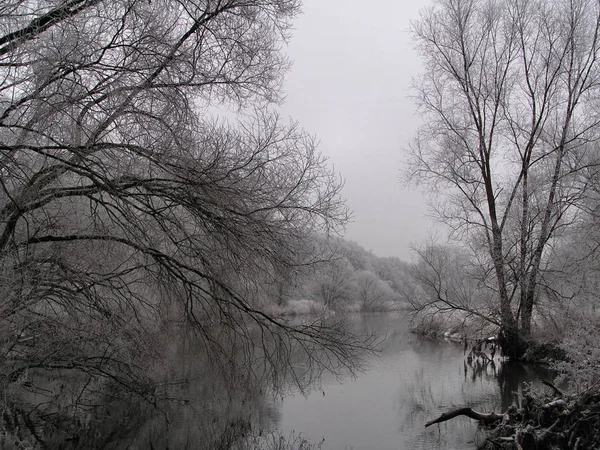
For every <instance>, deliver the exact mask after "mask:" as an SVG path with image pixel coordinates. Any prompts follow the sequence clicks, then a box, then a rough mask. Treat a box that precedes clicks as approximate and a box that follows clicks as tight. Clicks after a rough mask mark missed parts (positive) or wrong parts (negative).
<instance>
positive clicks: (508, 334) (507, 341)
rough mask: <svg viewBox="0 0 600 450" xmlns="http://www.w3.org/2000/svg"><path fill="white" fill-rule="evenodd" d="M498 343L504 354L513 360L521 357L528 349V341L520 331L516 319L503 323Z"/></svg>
mask: <svg viewBox="0 0 600 450" xmlns="http://www.w3.org/2000/svg"><path fill="white" fill-rule="evenodd" d="M498 343H499V345H500V348H501V350H502V354H503V355H504V356H506V357H507V358H508V359H510V360H513V361H518V360H519V359H521V358H522V357H523V355H524V354H525V350H527V343H526V341H525V340H524V339H523V337H522V335H521V333H519V329H518V327H517V323H516V322H515V321H514V320H513V321H512V322H511V323H505V322H503V323H502V326H501V327H500V336H499V339H498Z"/></svg>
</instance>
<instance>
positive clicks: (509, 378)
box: [269, 314, 552, 450]
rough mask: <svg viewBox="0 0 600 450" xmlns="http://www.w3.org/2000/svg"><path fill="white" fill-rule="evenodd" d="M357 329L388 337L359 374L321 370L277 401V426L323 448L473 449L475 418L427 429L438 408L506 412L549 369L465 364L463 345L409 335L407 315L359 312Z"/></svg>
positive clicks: (480, 436) (478, 436) (478, 434)
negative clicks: (311, 382)
mask: <svg viewBox="0 0 600 450" xmlns="http://www.w3.org/2000/svg"><path fill="white" fill-rule="evenodd" d="M352 321H353V323H352V325H353V326H354V327H355V330H356V331H358V332H361V333H368V332H371V331H375V332H377V333H379V334H380V335H381V336H385V339H384V340H383V342H382V344H381V345H380V353H379V354H378V355H376V356H373V357H371V358H370V359H369V361H368V362H367V365H366V368H365V370H364V371H363V372H361V373H358V374H357V375H356V376H355V377H347V378H344V379H339V378H337V377H335V376H333V375H327V374H326V375H324V376H323V378H322V380H321V382H320V384H319V385H317V386H313V388H312V389H310V390H309V392H308V393H307V394H305V395H302V394H300V393H291V394H289V395H287V396H284V397H283V398H279V399H277V400H273V401H272V403H271V404H270V405H269V408H273V409H274V410H275V411H273V412H274V414H272V415H271V417H275V418H276V419H275V420H274V423H272V424H271V428H272V429H276V430H277V431H279V432H281V433H282V434H283V435H284V436H289V435H290V434H292V433H294V434H295V435H297V434H301V435H302V436H303V437H304V438H306V439H308V440H309V441H311V442H313V443H319V442H321V443H322V447H321V448H322V449H323V450H344V449H355V450H370V449H380V450H386V449H394V450H398V449H428V450H430V449H475V448H477V445H478V444H480V443H481V442H482V441H483V440H484V439H485V436H484V433H483V431H482V430H480V429H479V428H478V426H477V422H476V421H474V420H472V419H469V418H467V417H458V418H455V419H452V420H450V421H447V422H444V423H442V424H439V425H434V426H431V427H429V428H425V427H424V424H425V423H426V422H427V421H428V420H431V419H434V418H436V417H438V416H439V415H440V414H441V413H443V412H445V411H448V410H451V409H454V408H458V407H461V406H470V407H472V408H473V409H475V410H477V411H481V412H491V411H495V412H503V411H505V410H506V409H507V408H508V406H510V405H511V404H512V403H513V402H516V401H517V392H518V391H519V389H520V387H521V386H522V385H523V383H525V382H534V383H536V382H537V383H538V384H539V379H538V377H541V378H545V379H548V380H550V379H551V377H552V374H551V373H550V372H549V371H548V370H544V368H540V367H537V368H536V367H526V366H522V365H520V364H502V363H501V362H500V361H499V359H498V355H496V361H495V363H494V364H488V365H487V366H485V367H482V366H479V367H478V366H476V365H474V364H473V365H471V366H469V365H467V364H466V362H465V355H464V349H463V346H462V345H457V344H455V343H451V342H436V341H431V340H424V339H422V338H419V337H418V336H415V335H414V334H412V333H410V324H409V322H408V320H407V319H406V318H405V317H404V316H403V315H402V314H391V315H390V314H374V315H357V316H355V317H353V318H352Z"/></svg>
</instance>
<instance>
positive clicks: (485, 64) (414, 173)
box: [409, 0, 600, 336]
mask: <svg viewBox="0 0 600 450" xmlns="http://www.w3.org/2000/svg"><path fill="white" fill-rule="evenodd" d="M412 29H413V35H414V37H415V39H416V42H417V46H418V49H419V50H420V52H421V54H422V57H423V61H424V65H425V72H424V75H423V76H422V77H421V78H420V79H419V80H418V81H417V82H416V86H415V87H416V90H415V92H416V101H417V103H418V104H419V106H420V107H421V109H422V112H423V114H424V117H425V121H426V124H425V126H424V127H423V128H422V129H421V130H420V131H419V134H418V136H417V138H416V139H415V141H414V143H413V145H412V146H411V147H410V158H411V169H410V171H409V172H410V173H409V176H410V178H411V180H413V181H414V182H416V183H422V184H426V185H427V186H429V187H430V188H431V189H432V190H433V191H434V192H437V193H438V194H440V196H439V197H438V199H440V200H441V201H440V202H439V203H437V204H436V213H437V214H438V216H439V217H440V218H441V219H442V220H443V221H444V222H445V223H447V224H449V225H450V226H451V229H452V230H453V231H454V234H453V237H454V238H456V239H461V240H462V239H463V238H464V240H463V242H467V243H468V244H469V245H470V246H471V248H472V249H473V252H472V253H473V255H474V257H475V258H477V259H478V260H479V261H484V259H486V260H487V262H486V263H485V264H484V265H485V266H487V267H489V274H490V275H491V277H492V279H493V280H494V282H493V285H492V284H491V286H492V288H493V290H494V291H495V295H496V296H497V298H498V306H499V308H498V315H499V317H500V318H501V322H502V323H503V324H504V325H506V327H508V328H510V329H513V330H516V329H517V328H519V329H520V331H521V332H522V334H523V335H524V336H528V335H529V333H530V325H531V318H532V311H533V306H534V304H535V301H536V298H537V296H538V294H539V287H540V280H541V279H542V277H543V269H544V266H545V265H546V264H548V262H549V258H550V256H551V254H552V251H553V249H554V248H555V247H556V244H557V243H558V242H560V238H561V236H563V235H564V233H565V230H568V229H569V227H571V225H573V224H574V223H577V222H578V221H580V220H581V219H582V217H583V215H584V213H583V211H584V209H585V208H584V205H585V203H586V201H588V199H589V192H590V183H589V181H590V179H591V178H593V174H594V173H595V172H596V171H597V167H598V151H597V141H598V138H599V137H600V117H599V115H598V99H600V83H599V80H600V71H599V61H598V49H599V44H600V38H599V36H600V35H599V32H600V5H599V4H598V2H597V1H595V0H569V1H566V0H565V1H563V0H553V1H545V0H544V1H542V0H489V1H487V0H485V1H480V0H440V1H437V2H436V3H435V5H434V6H433V7H431V8H430V9H427V10H425V11H424V12H423V14H422V16H421V19H420V20H419V21H417V22H415V23H414V24H413V27H412ZM482 249H485V251H482ZM484 257H485V258H484ZM483 282H484V283H489V282H488V281H485V280H484V281H483ZM517 323H518V325H517Z"/></svg>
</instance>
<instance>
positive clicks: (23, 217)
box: [0, 0, 363, 400]
mask: <svg viewBox="0 0 600 450" xmlns="http://www.w3.org/2000/svg"><path fill="white" fill-rule="evenodd" d="M298 10H299V2H298V1H297V0H259V1H254V0H253V1H248V0H203V1H199V2H188V1H178V0H158V1H151V2H150V1H147V0H111V1H102V0H61V1H59V2H56V1H45V0H37V1H28V2H20V1H19V2H16V1H15V2H4V3H3V4H2V6H0V30H1V33H2V35H1V36H0V77H1V84H0V151H1V154H0V175H1V177H0V181H1V186H0V267H1V272H0V276H1V277H2V281H1V283H0V290H1V291H2V300H1V302H0V321H1V329H2V346H1V349H2V356H3V361H4V363H3V365H4V366H3V369H2V372H3V377H4V378H5V379H6V380H8V382H14V381H17V380H20V379H22V378H23V377H26V376H30V375H31V374H32V373H33V372H34V371H72V372H78V373H84V374H87V375H89V376H91V377H94V378H95V379H97V378H105V379H112V380H114V381H115V382H117V383H120V384H121V385H122V386H123V387H124V388H126V389H129V390H132V391H135V392H138V393H140V394H141V395H144V396H145V397H147V398H148V399H150V400H152V399H153V398H155V395H156V390H155V387H154V385H153V380H152V377H151V375H149V374H150V372H149V371H148V370H147V369H148V367H147V365H146V364H148V361H149V357H150V356H149V355H151V354H153V353H154V352H155V350H157V349H160V348H161V346H164V344H165V343H164V342H162V341H163V340H162V339H161V333H163V331H164V330H165V329H168V327H169V326H180V325H183V326H186V327H188V328H189V329H190V330H191V331H192V332H193V334H194V335H195V337H196V338H199V340H198V342H199V343H200V344H201V345H203V346H204V347H205V348H206V350H207V353H208V354H209V355H211V357H213V358H214V359H216V360H219V361H221V363H222V364H225V363H227V364H228V363H231V361H233V360H234V359H235V358H233V357H232V356H233V355H234V354H235V353H236V352H237V353H241V354H242V355H245V357H246V362H247V361H248V360H252V359H254V360H255V359H256V358H258V357H260V358H261V359H262V360H265V361H268V360H275V359H277V360H278V361H280V362H283V363H284V364H285V363H286V360H287V358H289V356H290V354H291V353H292V352H305V353H306V355H307V357H308V358H311V361H313V364H314V365H315V366H316V367H321V368H322V367H324V366H330V367H333V366H335V365H336V364H343V365H347V364H350V362H351V358H352V356H353V354H355V352H356V351H359V349H360V348H362V347H363V345H362V344H361V342H360V341H359V340H356V339H354V338H352V337H351V336H349V335H347V334H346V333H345V332H344V331H343V329H341V328H339V327H337V326H335V325H325V324H322V323H319V322H315V323H312V324H308V325H303V326H296V327H293V326H290V325H287V324H284V323H281V322H279V321H277V320H276V319H274V318H273V317H270V316H269V315H268V314H265V313H264V312H263V311H262V310H261V309H260V307H259V306H258V305H259V304H260V302H255V301H254V300H253V297H252V296H251V295H250V293H256V292H258V289H257V281H256V280H257V279H260V277H258V276H256V277H255V275H257V274H265V273H270V274H272V273H277V272H278V271H279V272H285V271H287V270H288V268H290V267H294V266H295V265H298V264H310V262H311V257H310V254H309V253H308V252H307V251H306V249H308V248H310V245H309V242H310V240H311V239H312V236H313V234H314V233H317V232H327V231H329V230H338V229H339V228H340V227H343V225H344V224H345V222H346V221H347V219H348V215H349V212H348V209H347V207H346V206H345V204H344V203H343V201H342V199H341V197H340V189H341V183H340V180H339V178H338V177H337V175H336V174H335V173H333V172H332V171H331V170H330V169H329V168H328V166H327V162H326V160H325V159H324V158H323V157H322V156H321V155H320V154H319V153H318V152H317V150H316V149H315V143H314V140H313V139H312V138H311V137H310V136H308V135H307V134H306V133H305V132H303V131H302V130H301V129H300V128H299V127H298V126H297V124H295V123H288V124H286V123H282V121H281V120H280V119H279V117H277V115H276V114H274V113H273V112H271V111H270V109H269V104H272V103H273V102H278V101H279V100H280V98H281V90H280V86H281V81H282V75H283V73H284V72H285V70H286V69H287V67H288V62H287V61H286V60H285V58H284V57H283V56H282V55H281V52H280V47H281V45H282V42H284V41H285V39H286V38H287V36H288V30H289V28H290V23H291V20H292V18H293V17H294V16H295V14H296V13H297V12H298ZM220 107H225V108H229V109H232V108H233V109H237V111H238V112H239V114H238V115H237V121H233V122H227V121H225V120H223V119H218V118H216V111H218V108H220ZM161 330H162V331H161ZM290 338H291V339H292V341H293V342H294V343H292V344H290V341H289V340H290ZM255 343H258V345H255ZM322 352H324V353H325V354H326V355H325V356H324V357H323V358H320V357H319V354H321V353H322ZM288 367H290V366H289V364H288Z"/></svg>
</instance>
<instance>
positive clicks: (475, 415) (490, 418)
mask: <svg viewBox="0 0 600 450" xmlns="http://www.w3.org/2000/svg"><path fill="white" fill-rule="evenodd" d="M458 416H467V417H470V418H471V419H475V420H479V421H480V422H483V423H486V424H490V423H494V422H497V421H498V420H502V418H503V417H504V414H497V413H489V414H486V413H480V412H477V411H473V409H471V408H468V407H465V408H458V409H455V410H453V411H448V412H446V413H444V414H442V415H441V416H440V417H438V418H437V419H435V420H431V421H429V422H427V423H426V424H425V428H427V427H428V426H430V425H433V424H436V423H441V422H445V421H447V420H450V419H454V418H455V417H458Z"/></svg>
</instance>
